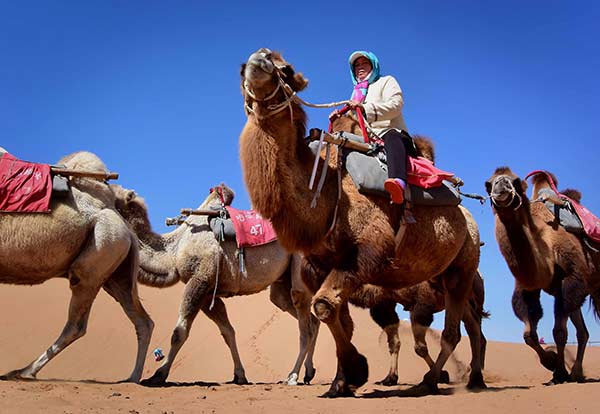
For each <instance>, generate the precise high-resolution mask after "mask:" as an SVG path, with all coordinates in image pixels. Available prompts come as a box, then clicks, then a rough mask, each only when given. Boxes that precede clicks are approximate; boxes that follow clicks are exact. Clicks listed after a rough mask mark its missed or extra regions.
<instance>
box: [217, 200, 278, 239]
mask: <svg viewBox="0 0 600 414" xmlns="http://www.w3.org/2000/svg"><path fill="white" fill-rule="evenodd" d="M225 208H226V209H227V212H228V213H229V217H231V221H232V222H233V227H234V229H235V236H236V239H237V245H238V247H240V248H241V247H252V246H260V245H261V244H267V243H270V242H272V241H273V240H276V239H277V234H275V230H274V229H273V225H272V224H271V222H270V221H268V220H265V219H264V218H262V216H261V215H260V214H258V213H257V212H256V211H254V210H238V209H236V208H233V207H230V206H226V207H225Z"/></svg>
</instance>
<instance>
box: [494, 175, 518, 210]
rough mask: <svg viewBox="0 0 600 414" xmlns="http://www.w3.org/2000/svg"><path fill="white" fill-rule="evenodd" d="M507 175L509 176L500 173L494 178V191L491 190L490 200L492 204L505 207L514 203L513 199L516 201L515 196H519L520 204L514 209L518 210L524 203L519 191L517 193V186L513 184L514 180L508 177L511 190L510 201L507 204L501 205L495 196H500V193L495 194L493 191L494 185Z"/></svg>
mask: <svg viewBox="0 0 600 414" xmlns="http://www.w3.org/2000/svg"><path fill="white" fill-rule="evenodd" d="M507 177H508V175H499V176H498V177H496V178H494V181H493V182H492V192H490V200H491V202H492V204H493V205H495V206H496V207H499V208H504V207H507V206H510V205H511V204H512V203H513V201H515V198H517V199H518V200H519V204H517V206H516V207H515V208H514V209H513V210H515V211H517V210H518V209H519V208H521V206H522V205H523V198H522V197H521V196H520V195H519V193H517V190H516V189H515V186H514V185H513V183H512V180H510V179H508V182H509V184H510V190H509V192H510V202H509V203H508V204H507V205H506V206H501V205H499V204H498V202H497V201H496V199H495V197H498V196H499V194H495V193H494V192H493V189H494V187H495V186H496V184H497V183H498V180H500V179H501V178H507Z"/></svg>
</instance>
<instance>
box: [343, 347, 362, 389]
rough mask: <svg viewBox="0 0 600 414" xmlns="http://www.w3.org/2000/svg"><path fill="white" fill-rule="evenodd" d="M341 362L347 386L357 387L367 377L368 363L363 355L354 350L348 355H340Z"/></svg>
mask: <svg viewBox="0 0 600 414" xmlns="http://www.w3.org/2000/svg"><path fill="white" fill-rule="evenodd" d="M341 364H342V369H343V370H344V376H345V378H346V383H347V384H348V385H349V386H352V387H354V388H358V387H360V386H361V385H364V384H365V383H366V382H367V380H368V379H369V364H368V363H367V358H365V356H364V355H362V354H359V353H358V352H356V351H354V352H352V353H350V355H347V356H346V357H342V358H341Z"/></svg>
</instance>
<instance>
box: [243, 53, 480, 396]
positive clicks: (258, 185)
mask: <svg viewBox="0 0 600 414" xmlns="http://www.w3.org/2000/svg"><path fill="white" fill-rule="evenodd" d="M241 78H242V79H241V82H242V94H243V97H244V107H245V109H246V112H247V114H248V120H247V122H246V124H245V126H244V128H243V130H242V133H241V136H240V158H241V162H242V168H243V171H244V180H245V183H246V186H247V188H248V192H249V195H250V199H251V201H252V204H253V206H254V208H255V209H256V210H257V211H258V212H259V213H260V214H261V215H263V217H265V218H267V219H269V220H271V222H272V223H273V227H274V228H275V231H276V232H277V235H278V238H279V241H280V243H281V244H282V245H283V246H284V247H285V248H286V249H288V250H290V251H299V252H302V253H303V255H304V260H303V279H304V281H305V283H306V284H307V286H308V287H309V289H311V290H312V291H315V292H316V293H315V296H314V297H313V300H312V307H313V311H314V312H315V314H316V315H317V317H318V318H319V319H320V320H321V321H323V322H325V323H326V324H327V326H328V328H329V330H330V331H331V333H332V335H333V337H334V339H335V344H336V355H337V360H338V371H337V374H336V376H335V378H334V380H333V381H332V384H331V387H330V389H329V390H328V391H327V392H326V394H325V396H326V397H341V396H352V395H354V392H355V390H356V389H357V388H358V387H360V386H361V385H363V384H364V383H365V382H366V381H367V379H368V364H367V360H366V358H365V357H364V356H363V355H361V354H360V353H359V352H358V350H357V349H356V347H355V346H354V345H353V344H352V341H351V337H352V330H353V324H352V319H351V318H350V315H349V311H348V299H349V298H350V296H352V294H353V292H355V291H356V290H357V289H358V288H360V287H361V286H362V285H364V284H373V285H377V286H381V287H384V288H386V289H400V288H403V287H408V286H411V285H415V284H417V283H420V282H422V281H425V280H428V279H431V278H433V277H435V276H437V275H440V274H441V273H444V275H443V277H442V281H443V284H444V286H445V288H446V291H445V298H444V299H445V305H446V319H445V327H444V330H443V333H442V347H441V348H442V349H441V352H440V354H439V356H438V358H437V360H436V361H435V363H434V366H433V367H432V368H431V369H430V370H429V371H428V372H427V373H426V374H425V376H424V377H423V381H422V382H421V384H420V385H419V386H418V388H419V390H420V391H423V392H433V393H435V392H437V391H438V386H437V384H438V382H439V380H440V375H441V371H442V368H443V366H444V364H445V363H446V361H447V359H448V358H449V356H450V354H451V353H452V352H453V350H454V348H455V347H456V345H457V344H458V342H459V341H460V329H459V324H460V320H461V318H462V316H463V314H464V315H465V316H466V319H467V323H466V325H465V326H466V329H467V331H468V332H469V334H470V335H471V334H472V335H473V338H474V339H473V340H474V341H475V342H476V343H477V345H476V346H475V347H474V349H475V352H479V351H478V349H479V347H480V346H479V342H480V339H479V334H478V332H479V326H478V323H477V321H476V320H475V318H473V317H471V316H470V315H469V312H464V310H465V307H466V306H467V302H468V298H469V295H470V294H471V287H472V281H473V278H474V277H475V275H476V273H477V266H478V262H479V234H478V230H477V228H476V226H473V223H474V220H473V219H472V217H471V216H470V213H469V212H468V210H466V209H465V208H463V207H462V206H459V207H449V206H447V207H431V206H429V207H422V206H417V207H415V208H414V210H413V215H414V218H415V219H416V221H417V222H416V224H410V225H406V224H402V225H400V224H399V220H398V219H399V217H400V208H399V207H398V206H396V205H391V204H390V202H389V200H388V199H385V198H383V197H368V196H365V195H362V194H360V193H359V192H358V191H357V190H356V188H355V187H354V184H353V183H352V181H351V179H350V177H349V176H348V175H347V174H346V172H345V171H342V170H338V169H337V167H335V168H331V169H333V170H334V171H331V173H330V174H328V175H327V177H326V179H325V180H324V185H323V191H322V194H321V197H320V198H319V200H318V205H317V208H315V209H313V208H311V207H310V204H311V200H312V198H313V194H312V192H311V191H310V190H309V189H308V182H309V179H310V174H311V170H312V164H313V162H314V155H313V154H312V152H311V150H310V149H309V147H308V145H307V143H306V141H305V139H304V137H305V133H306V113H305V112H304V110H303V108H302V107H301V106H300V105H299V104H298V103H297V100H296V98H295V94H296V93H297V92H299V91H301V90H303V89H304V88H305V87H306V86H307V84H308V81H307V80H306V79H305V78H304V76H303V75H302V74H300V73H296V72H295V71H294V69H293V67H292V66H291V65H290V64H289V63H288V62H286V61H285V60H284V59H283V57H282V56H281V55H280V54H279V53H276V52H271V51H270V50H268V49H260V50H258V51H257V52H255V53H253V54H252V55H251V56H250V58H249V59H248V61H247V62H246V63H245V64H244V65H242V70H241ZM338 171H339V173H340V175H341V178H342V180H341V190H340V191H338V190H339V189H338V181H337V172H338ZM468 387H469V388H484V387H485V383H484V381H483V375H482V372H481V365H480V359H479V358H474V359H473V361H472V366H471V374H470V378H469V382H468Z"/></svg>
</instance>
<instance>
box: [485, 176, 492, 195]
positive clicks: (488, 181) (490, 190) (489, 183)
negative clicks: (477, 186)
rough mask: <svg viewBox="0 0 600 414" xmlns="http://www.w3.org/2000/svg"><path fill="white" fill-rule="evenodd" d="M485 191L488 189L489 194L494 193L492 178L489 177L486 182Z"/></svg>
mask: <svg viewBox="0 0 600 414" xmlns="http://www.w3.org/2000/svg"><path fill="white" fill-rule="evenodd" d="M485 191H487V193H488V194H492V180H491V179H489V180H487V181H486V182H485Z"/></svg>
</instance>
